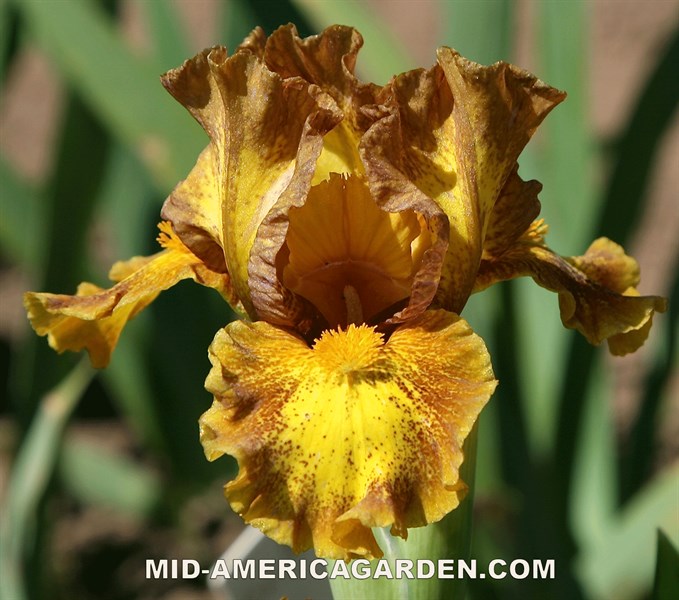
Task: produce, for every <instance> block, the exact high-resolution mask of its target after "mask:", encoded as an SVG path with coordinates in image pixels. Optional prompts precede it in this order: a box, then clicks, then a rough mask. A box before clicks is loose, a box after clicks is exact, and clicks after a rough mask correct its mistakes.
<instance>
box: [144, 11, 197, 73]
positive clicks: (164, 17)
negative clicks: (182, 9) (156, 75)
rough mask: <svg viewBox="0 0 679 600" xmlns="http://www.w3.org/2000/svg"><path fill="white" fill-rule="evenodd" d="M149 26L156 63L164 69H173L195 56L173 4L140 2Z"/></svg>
mask: <svg viewBox="0 0 679 600" xmlns="http://www.w3.org/2000/svg"><path fill="white" fill-rule="evenodd" d="M139 6H140V7H141V9H142V10H143V11H144V16H145V17H146V21H147V22H148V24H149V26H150V27H149V29H150V37H151V46H152V48H153V52H154V59H155V63H156V64H158V65H159V66H160V67H161V68H162V69H164V70H168V69H173V68H175V67H178V66H179V65H181V64H182V63H183V62H184V61H185V60H186V59H187V58H190V56H191V55H192V54H193V53H192V52H191V50H190V48H189V44H188V41H187V39H186V31H185V29H184V28H183V27H182V23H181V21H180V19H179V15H178V14H177V8H176V5H175V4H173V3H172V2H139Z"/></svg>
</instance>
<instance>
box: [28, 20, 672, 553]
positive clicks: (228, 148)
mask: <svg viewBox="0 0 679 600" xmlns="http://www.w3.org/2000/svg"><path fill="white" fill-rule="evenodd" d="M361 45H362V39H361V37H360V35H359V34H358V33H357V32H356V31H354V30H353V29H351V28H348V27H340V26H334V27H330V28H328V29H326V30H325V31H324V32H323V33H321V34H320V35H318V36H313V37H310V38H306V39H300V38H299V37H298V35H297V32H296V31H295V29H294V27H293V26H285V27H281V28H280V29H278V30H277V31H276V32H274V33H273V34H272V35H271V36H270V37H269V38H268V39H267V38H266V37H265V36H264V34H263V33H262V31H261V30H260V29H256V30H255V31H253V32H252V33H251V34H250V36H248V37H247V38H246V40H245V41H244V42H243V44H242V45H241V46H239V47H238V48H237V49H236V52H235V53H234V54H233V55H231V56H228V55H227V51H226V49H224V48H223V47H215V48H212V49H209V50H206V51H204V52H202V53H201V54H199V55H198V56H196V57H195V58H193V59H191V60H188V61H186V62H185V63H184V64H183V65H182V66H181V67H180V68H178V69H175V70H172V71H170V72H168V73H167V74H165V75H164V76H163V79H162V81H163V84H164V85H165V87H166V88H167V89H168V90H169V92H170V93H171V94H172V95H173V96H174V97H175V98H176V99H177V100H178V101H179V102H181V103H182V104H183V105H184V106H185V107H186V108H187V109H188V110H189V112H190V113H191V114H192V115H193V116H194V117H195V118H196V119H197V120H198V122H199V123H200V124H201V125H202V126H203V128H204V129H205V131H206V132H207V134H208V136H209V138H210V143H209V144H208V146H207V148H206V149H205V150H204V151H203V152H202V154H201V155H200V157H199V158H198V162H197V163H196V166H195V167H194V168H193V170H192V171H191V173H190V174H189V175H188V177H187V178H186V179H185V180H184V181H182V182H181V183H180V184H179V185H178V186H177V187H176V188H175V190H174V191H173V192H172V193H171V195H170V196H169V198H168V199H167V201H166V202H165V205H164V207H163V210H162V217H163V219H164V221H163V222H162V223H161V225H160V228H161V235H160V237H159V241H160V245H161V246H162V248H163V249H162V251H161V252H159V253H158V254H156V255H154V256H151V257H145V258H144V257H137V258H134V259H132V260H130V261H128V262H123V263H118V264H116V265H115V266H114V267H113V269H112V272H111V278H112V279H113V280H114V281H117V282H118V283H117V284H116V285H114V286H113V287H112V288H110V289H108V290H104V289H101V288H98V287H96V286H94V285H92V284H89V283H84V284H81V286H80V287H79V288H78V292H77V295H76V296H65V295H55V294H47V293H27V294H26V297H25V303H26V308H27V311H28V314H29V317H30V320H31V323H32V325H33V327H34V328H35V330H36V331H37V333H38V334H40V335H47V336H48V340H49V343H50V345H51V346H52V347H53V348H54V349H56V350H57V351H59V352H61V351H64V350H74V351H77V350H81V349H86V350H87V351H88V352H89V354H90V358H91V360H92V363H93V364H94V365H95V366H97V367H104V366H106V364H107V363H108V362H109V359H110V355H111V352H112V350H113V348H114V347H115V345H116V343H117V340H118V337H119V335H120V333H121V330H122V329H123V327H124V325H125V324H126V322H127V321H128V320H129V319H131V318H132V317H134V316H135V315H136V314H137V313H138V312H139V311H140V310H142V309H143V308H145V307H146V306H147V305H148V304H149V303H150V302H152V301H153V300H154V299H155V297H156V296H157V295H158V293H160V292H161V291H163V290H165V289H167V288H169V287H171V286H172V285H174V284H175V283H177V282H178V281H180V280H182V279H187V278H191V279H194V280H195V281H197V282H198V283H201V284H202V285H205V286H208V287H212V288H215V289H216V290H218V291H219V292H220V293H221V295H222V296H223V297H224V298H225V299H226V301H227V302H229V303H230V304H231V305H232V306H233V307H234V308H235V309H236V310H237V311H238V312H240V313H241V314H242V316H243V320H242V321H237V322H234V323H231V324H229V325H227V326H226V327H225V328H224V329H222V330H221V331H219V332H218V333H217V335H216V337H215V339H214V341H213V343H212V345H211V346H210V350H209V355H210V361H211V362H212V370H211V371H210V373H209V375H208V378H207V381H206V387H207V389H208V390H209V391H210V392H211V393H212V394H213V395H214V403H213V405H212V407H211V408H210V409H209V410H208V411H207V412H206V413H205V414H204V415H203V416H202V418H201V420H200V430H201V442H202V444H203V446H204V448H205V452H206V455H207V457H208V459H209V460H214V459H216V458H218V457H219V456H221V455H223V454H231V455H233V456H235V457H236V458H237V460H238V463H239V468H240V471H239V474H238V476H237V478H236V479H235V480H234V481H232V482H230V483H229V484H227V486H226V496H227V498H228V500H229V501H230V503H231V505H232V507H233V508H234V510H236V512H238V513H239V514H240V515H242V516H243V518H244V519H245V521H247V522H248V523H251V524H253V525H255V526H256V527H259V528H260V529H261V530H262V531H264V532H265V533H266V534H267V535H269V536H270V537H272V538H273V539H275V540H277V541H278V542H281V543H285V544H289V545H291V546H292V547H293V548H294V549H295V550H296V551H302V550H305V549H307V548H310V547H313V548H314V549H315V551H316V553H317V554H318V555H320V556H326V557H334V558H345V559H347V558H352V557H357V556H364V557H368V558H372V557H378V556H381V551H380V548H379V547H378V545H377V543H376V541H375V538H374V536H373V534H372V532H371V528H372V527H389V526H390V527H391V531H392V533H393V534H396V535H400V536H403V537H405V536H406V535H407V530H408V528H410V527H419V526H423V525H426V524H428V523H432V522H435V521H437V520H439V519H441V518H442V517H443V516H444V515H446V514H447V513H448V512H450V511H451V510H453V509H454V508H455V507H456V506H457V505H458V504H459V502H460V500H461V499H462V497H463V496H464V493H465V490H466V486H465V484H464V482H463V481H461V480H460V477H459V472H458V470H459V467H460V465H461V463H462V461H463V455H462V446H463V443H464V440H465V438H466V436H467V435H468V433H469V432H470V430H471V428H472V426H473V424H474V422H475V420H476V418H477V417H478V414H479V412H480V411H481V409H482V408H483V406H484V404H485V403H486V402H487V401H488V399H489V398H490V396H491V394H492V393H493V390H494V388H495V385H496V381H495V379H494V376H493V372H492V368H491V363H490V357H489V356H488V352H487V351H486V348H485V346H484V344H483V341H482V340H481V339H480V338H479V337H478V336H476V335H475V334H474V333H473V332H472V331H471V329H470V327H469V326H468V325H467V323H466V322H465V321H464V320H462V319H461V318H460V317H459V316H458V314H459V313H460V311H461V310H462V308H463V307H464V305H465V303H466V301H467V299H468V298H469V296H470V294H472V293H473V292H475V291H479V290H482V289H484V288H486V287H488V286H490V285H492V284H493V283H495V282H497V281H500V280H504V279H510V278H513V277H518V276H523V275H528V276H531V277H533V279H535V281H536V282H537V283H538V284H539V285H541V286H543V287H545V288H547V289H549V290H552V291H555V292H557V293H558V295H559V303H560V308H561V317H562V321H563V323H564V325H565V326H566V327H571V328H575V329H578V330H579V331H580V332H581V333H582V334H584V335H585V336H586V338H587V339H588V340H589V341H590V342H592V343H594V344H599V343H601V342H602V341H603V340H608V343H609V348H610V350H611V351H612V352H613V353H614V354H625V353H627V352H632V351H634V350H636V349H637V348H638V347H639V346H640V345H641V344H642V343H643V342H644V340H645V338H646V336H647V335H648V330H649V329H650V326H651V320H652V317H653V313H654V311H663V310H665V301H664V300H663V299H662V298H658V297H655V296H649V297H641V296H639V295H638V293H637V292H636V290H635V286H636V285H637V284H638V281H639V273H638V268H637V264H636V262H635V261H634V260H633V259H631V258H629V257H628V256H626V255H625V254H624V252H623V250H622V249H621V248H620V247H619V246H617V245H616V244H614V243H613V242H611V241H609V240H606V239H599V240H597V241H595V242H594V243H593V244H592V245H591V246H590V248H589V249H588V250H587V252H586V253H585V255H584V256H579V257H572V258H563V257H560V256H558V255H557V254H555V253H554V252H552V251H551V250H550V249H549V248H548V247H547V246H546V245H545V243H544V234H545V233H546V226H545V225H544V224H543V223H542V221H536V220H535V219H536V218H537V216H538V213H539V202H538V199H537V194H538V192H539V191H540V187H541V186H540V184H539V183H537V182H535V181H529V182H524V181H522V180H521V178H520V177H519V176H518V174H517V158H518V156H519V154H520V153H521V151H522V149H523V147H524V146H525V145H526V143H527V142H528V140H529V139H530V137H531V136H532V134H533V133H534V131H535V129H536V128H537V127H538V125H539V124H540V122H541V121H542V119H543V118H544V117H545V116H546V115H547V113H548V112H549V111H550V110H551V109H552V108H553V107H554V106H556V105H557V104H558V103H559V102H561V101H562V100H563V99H564V97H565V94H564V93H562V92H560V91H558V90H555V89H554V88H551V87H549V86H547V85H545V84H544V83H542V82H541V81H539V80H538V79H537V78H535V77H534V76H532V75H530V74H529V73H526V72H524V71H521V70H519V69H517V68H516V67H513V66H511V65H508V64H505V63H497V64H495V65H492V66H489V67H484V66H480V65H477V64H474V63H472V62H470V61H468V60H466V59H464V58H463V57H461V56H460V55H459V54H457V53H456V52H455V51H453V50H451V49H449V48H441V49H439V51H438V55H437V56H438V59H437V62H436V64H435V65H434V66H433V67H432V68H430V69H428V70H424V69H418V70H414V71H410V72H407V73H403V74H401V75H398V76H396V77H394V78H393V79H392V80H391V81H390V82H389V83H387V84H386V85H385V86H377V85H372V84H367V83H364V82H361V81H359V80H358V79H357V78H356V76H355V75H354V66H355V63H356V57H357V53H358V50H359V48H360V47H361Z"/></svg>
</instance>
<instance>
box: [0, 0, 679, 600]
mask: <svg viewBox="0 0 679 600" xmlns="http://www.w3.org/2000/svg"><path fill="white" fill-rule="evenodd" d="M678 15H679V4H678V3H677V2H675V1H662V0H652V1H649V2H646V3H641V2H631V1H630V2H628V1H625V0H591V1H590V2H577V1H575V2H568V3H567V2H557V1H544V2H535V1H529V0H492V1H491V0H488V1H484V2H468V1H464V0H460V1H458V0H448V1H444V0H441V1H438V2H436V1H427V0H422V1H418V2H407V1H398V0H373V1H371V2H360V3H359V2H339V1H334V0H327V1H314V0H294V1H293V0H281V1H278V2H267V1H265V0H250V1H247V0H231V1H229V2H219V1H217V0H201V1H198V0H194V1H189V0H186V1H183V2H182V1H180V2H169V1H168V2H165V1H160V0H126V1H124V0H117V1H116V0H102V1H101V2H99V1H95V0H70V1H68V2H64V1H57V0H26V1H20V0H14V1H12V0H1V1H0V78H1V79H0V80H1V82H2V107H1V108H0V125H1V127H2V130H1V136H0V152H1V154H0V211H1V212H0V251H1V254H0V290H1V291H0V303H1V304H0V317H1V318H0V336H1V338H0V378H1V382H0V386H1V387H2V389H3V399H2V404H1V405H0V452H1V454H0V485H1V488H0V494H1V496H2V506H3V508H2V514H1V517H0V519H1V523H0V526H1V528H0V534H1V535H2V537H1V538H0V551H1V553H0V595H1V597H2V598H3V599H4V598H7V599H8V600H20V599H21V598H50V599H59V598H69V599H70V598H79V599H89V598H97V599H111V600H113V599H116V600H117V599H123V598H160V597H163V598H169V597H171V598H208V597H210V596H209V595H208V592H207V591H206V590H205V589H203V586H204V582H202V581H201V580H197V581H195V582H191V581H183V582H182V581H147V580H145V579H144V572H143V569H144V559H145V558H149V557H155V558H173V557H174V558H186V557H190V558H195V559H198V560H200V562H201V563H202V564H203V565H207V564H210V563H211V562H212V561H213V560H214V559H215V558H216V557H217V556H219V554H220V553H221V552H222V551H223V549H224V548H225V547H226V546H227V545H228V544H229V543H230V541H232V540H233V539H234V538H235V537H236V536H237V535H238V533H239V531H240V529H241V527H242V525H241V523H240V520H239V519H238V518H237V517H235V516H234V515H232V514H231V513H230V511H229V508H228V505H227V504H226V502H225V501H224V500H223V497H222V494H221V486H222V485H223V483H224V482H225V481H226V480H227V478H229V477H231V475H232V474H233V473H234V464H233V463H229V462H228V459H226V458H225V459H222V460H220V461H218V462H217V463H216V464H208V463H207V461H205V459H204V457H203V455H202V449H201V447H200V444H199V443H198V435H197V419H198V417H199V415H200V414H201V413H202V412H203V411H204V410H205V409H206V408H207V407H208V406H209V402H210V398H209V396H208V394H207V392H205V391H204V390H203V380H204V377H205V375H206V374H207V371H208V367H209V365H208V361H207V358H206V349H207V347H208V345H209V343H210V341H211V339H212V337H213V335H214V333H215V332H216V331H217V329H219V328H220V327H222V326H224V325H225V324H226V322H228V321H229V320H230V319H231V318H232V316H233V315H232V314H231V313H230V311H229V309H228V307H226V305H225V304H224V303H223V302H222V301H221V300H220V299H219V298H218V297H217V295H216V294H214V293H211V292H209V291H206V290H205V289H203V288H200V287H199V286H195V285H190V284H187V285H180V286H178V287H177V288H176V289H174V290H173V291H172V293H170V294H164V295H162V296H161V297H160V298H159V299H158V300H157V301H156V302H155V303H154V305H153V306H152V307H151V308H150V309H149V310H147V311H145V313H144V314H143V315H141V316H140V317H139V318H137V319H136V320H135V321H134V322H133V323H131V324H130V325H129V326H128V327H127V328H126V330H125V332H124V334H123V336H122V340H121V343H120V345H119V347H118V349H117V350H116V352H115V353H114V358H113V361H112V364H111V365H110V367H109V368H108V369H107V370H105V371H103V372H101V373H97V374H94V373H92V371H91V370H90V369H89V367H87V366H86V365H85V364H84V363H83V362H82V361H81V359H80V357H77V356H72V355H63V356H57V355H56V354H55V353H53V352H52V351H51V350H50V349H49V348H48V347H47V344H46V342H45V340H44V339H39V338H37V337H36V336H35V335H33V334H32V333H31V332H30V331H29V328H28V325H27V322H26V320H25V317H24V315H23V312H22V309H21V300H20V298H21V294H22V292H23V291H25V290H27V289H31V290H49V291H54V292H64V293H71V292H72V291H73V290H74V289H75V286H76V285H77V284H78V282H80V281H81V280H90V281H94V282H97V283H99V284H104V283H105V281H106V280H105V274H106V270H107V268H108V266H109V265H110V264H111V263H112V262H113V261H114V260H116V259H119V258H127V257H129V256H132V255H135V254H149V253H152V252H155V251H156V247H155V242H154V238H155V235H156V229H155V224H156V222H157V220H158V211H159V208H160V205H161V203H162V201H163V199H164V198H165V196H166V195H167V194H168V192H169V191H170V190H171V188H172V186H173V185H175V184H176V183H177V182H178V181H179V180H180V179H182V178H183V177H184V176H185V175H186V174H187V173H188V171H189V169H190V168H191V166H192V164H193V162H194V161H195V159H196V157H197V156H198V153H199V151H200V149H201V148H202V146H203V145H204V144H205V143H206V138H205V137H204V134H203V132H202V130H200V128H199V127H198V125H197V124H195V123H194V122H193V120H192V119H191V118H190V117H189V115H188V114H187V113H185V112H184V110H183V109H182V108H181V107H180V106H179V105H178V104H176V103H175V102H174V101H173V100H172V99H171V98H170V96H169V95H168V94H166V93H165V91H164V90H163V89H162V87H161V85H160V83H159V81H158V76H159V74H160V73H162V72H164V71H165V70H167V69H169V68H172V67H175V66H177V65H179V64H180V63H181V62H182V61H183V60H184V59H186V58H188V57H190V56H192V55H193V54H194V53H196V52H197V51H199V50H201V49H202V48H203V47H205V46H209V45H213V44H216V43H223V44H226V45H227V46H228V47H230V48H233V47H234V46H235V45H236V44H237V43H238V42H239V41H240V40H241V39H242V38H243V37H244V36H245V35H246V34H247V33H248V32H249V31H250V29H251V28H252V27H254V26H255V25H261V26H263V27H264V29H265V30H266V31H267V32H271V31H272V30H273V29H275V28H276V27H277V26H278V25H280V24H284V23H287V22H294V23H296V25H297V27H298V30H299V32H300V34H302V35H309V34H312V33H316V32H318V31H320V29H322V28H323V27H324V26H326V25H329V24H331V23H335V22H337V23H343V24H347V25H354V26H356V27H357V28H358V29H359V30H360V31H361V33H362V34H363V36H364V38H365V39H366V45H365V48H364V50H363V51H362V53H361V56H360V59H359V72H360V74H361V76H362V77H363V78H364V79H367V80H372V81H376V82H378V83H384V82H386V81H387V79H388V78H389V77H390V76H391V75H392V74H394V73H397V72H401V71H404V70H407V69H410V68H414V67H417V66H429V65H430V64H431V63H432V62H433V60H434V51H435V49H436V47H438V46H440V45H449V46H452V47H454V48H456V49H457V50H459V51H461V52H462V53H463V54H464V55H466V56H467V57H469V58H471V59H473V60H476V61H478V62H482V63H486V64H488V63H491V62H494V61H496V60H508V61H510V62H514V63H516V64H518V65H520V66H522V67H524V68H527V69H529V70H532V71H533V72H535V73H536V74H538V75H539V76H540V77H541V78H542V79H543V80H545V81H547V82H548V83H550V84H551V85H554V86H556V87H559V88H562V89H565V90H566V91H567V92H568V94H569V97H568V100H567V101H566V103H565V104H563V105H562V106H560V107H558V108H557V109H556V110H555V112H554V113H553V114H552V115H550V116H549V117H548V118H547V120H546V122H545V124H544V125H543V126H542V128H541V130H540V132H539V134H538V135H537V136H536V138H535V139H534V140H533V141H532V142H531V144H530V145H529V148H528V149H527V150H526V151H525V152H524V154H523V155H522V157H521V161H520V162H521V171H520V173H521V175H522V176H523V177H524V179H527V178H536V179H539V180H540V181H541V182H542V183H543V184H544V186H545V188H544V191H543V193H542V194H541V200H542V204H543V212H542V216H544V217H545V218H546V220H547V222H548V223H549V224H550V225H551V228H552V229H551V233H550V235H549V237H548V241H549V243H550V246H551V247H552V248H554V249H555V250H557V251H559V252H560V253H562V254H565V255H568V254H578V253H582V252H583V251H584V250H585V249H586V246H587V245H588V244H589V241H591V240H592V239H594V237H596V236H598V235H606V236H609V237H611V238H612V239H614V240H615V241H617V242H619V243H622V244H624V245H625V246H626V248H627V250H628V251H630V252H631V253H632V254H633V255H635V256H636V257H637V258H639V260H640V263H641V265H642V274H643V275H644V277H643V279H642V285H641V291H642V292H646V293H658V294H663V295H667V296H670V297H675V298H676V291H677V286H678V277H677V275H678V269H677V256H678V250H679V243H678V240H679V218H678V215H679V211H678V210H677V200H678V199H679V183H678V181H677V173H679V169H678V168H677V166H678V165H677V156H678V154H677V149H678V147H679V136H678V132H679V129H678V125H679V122H678V120H677V111H676V106H677V99H678V96H679V79H677V77H676V74H677V71H678V67H679V33H678V32H679V29H678V28H677V23H678V21H677V16H678ZM677 313H678V309H677V306H676V302H673V303H671V304H670V311H669V313H668V314H665V315H661V316H660V317H658V318H657V319H656V323H655V325H654V330H653V332H652V336H651V339H650V340H649V341H648V343H647V345H646V346H645V347H644V349H643V351H641V352H639V353H638V354H637V355H635V356H634V357H631V358H625V359H616V360H611V359H609V358H608V357H607V356H606V354H605V352H604V351H602V350H601V349H595V348H590V347H589V346H588V345H587V344H586V343H585V342H584V341H583V340H582V339H581V338H580V337H579V336H578V335H576V334H574V333H573V332H570V331H566V330H564V329H563V328H562V327H561V324H560V321H559V316H558V307H557V302H556V298H555V297H554V296H553V295H552V294H549V293H547V292H545V291H543V290H541V289H539V288H538V287H537V286H535V285H533V284H532V282H523V281H521V282H512V283H511V284H505V285H502V286H496V288H493V289H492V290H490V291H489V292H487V293H484V294H481V295H479V296H478V297H472V299H471V300H470V303H469V305H468V307H467V308H466V309H465V312H464V316H465V317H466V318H467V319H468V320H469V321H470V322H471V324H472V326H473V327H474V328H475V329H476V331H477V332H479V333H480V334H481V335H482V336H483V337H484V339H485V340H486V343H487V344H488V346H489V349H490V351H491V356H492V357H493V360H494V366H495V370H496V373H497V376H498V378H499V379H500V382H501V385H500V387H499V388H498V391H497V393H496V394H495V396H494V397H493V399H492V400H491V402H490V405H489V406H488V408H487V409H486V410H485V412H484V414H483V415H482V419H481V429H480V436H479V446H480V449H479V459H478V463H477V489H476V499H475V508H474V510H475V531H474V544H473V548H472V551H473V555H474V556H475V557H476V558H478V559H479V560H480V561H481V563H482V564H485V563H487V562H488V561H489V560H491V559H493V558H502V559H504V560H506V561H507V562H509V561H511V560H512V559H514V558H524V559H531V558H553V559H555V560H556V566H557V568H556V574H557V577H556V579H555V580H551V581H532V580H524V581H510V580H509V579H505V580H501V581H491V580H488V579H486V580H479V581H475V582H472V584H471V590H470V596H471V597H472V598H479V599H481V598H483V599H485V598H490V599H492V598H499V599H512V598H518V597H521V598H557V599H558V598H564V599H566V598H568V599H571V598H593V599H598V598H602V599H604V598H606V599H608V598H610V599H616V600H618V599H622V600H625V599H637V598H646V597H650V596H651V595H653V597H657V598H662V597H668V598H669V597H671V591H670V590H671V589H672V587H671V586H672V585H676V584H677V581H676V579H675V580H673V579H672V577H673V576H674V577H675V578H676V574H677V573H679V559H678V557H677V552H676V545H677V544H678V543H679V444H678V442H677V439H679V435H678V434H679V409H678V405H677V398H679V383H678V382H679V377H678V369H677V359H676V334H677ZM659 531H662V532H664V534H659V533H658V532H659ZM656 548H657V549H658V550H657V551H656ZM656 557H657V558H658V560H656ZM654 574H655V577H654ZM654 579H655V583H654ZM675 591H676V590H675ZM281 593H282V594H284V593H285V590H284V589H282V590H281ZM663 594H670V595H665V596H664V595H663ZM674 597H679V595H676V596H674Z"/></svg>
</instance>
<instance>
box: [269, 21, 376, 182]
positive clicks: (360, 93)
mask: <svg viewBox="0 0 679 600" xmlns="http://www.w3.org/2000/svg"><path fill="white" fill-rule="evenodd" d="M362 46H363V38H362V37H361V34H360V33H358V31H356V30H355V29H353V28H352V27H345V26H342V25H332V26H330V27H328V28H326V29H325V30H324V31H322V32H321V33H320V34H319V35H313V36H310V37H307V38H304V39H302V38H300V37H299V35H298V34H297V30H296V28H295V26H294V25H284V26H282V27H280V28H279V29H277V30H276V31H274V32H273V33H272V34H271V36H270V37H269V39H268V40H267V42H266V51H265V55H264V59H265V61H266V64H267V66H268V67H269V68H270V69H271V70H272V71H275V72H276V73H278V74H279V75H281V76H282V77H301V78H302V79H304V80H305V81H308V82H310V83H313V84H316V85H318V86H319V87H320V88H321V89H322V90H323V91H324V92H327V93H328V94H329V95H330V96H332V98H333V99H334V100H335V102H336V103H337V105H338V106H339V108H340V110H341V111H342V121H341V122H340V123H339V124H338V125H337V126H336V127H335V128H334V129H333V130H332V131H330V132H329V133H328V134H327V135H326V136H325V138H324V140H323V152H322V153H321V156H320V158H319V160H318V164H317V166H316V172H315V175H314V180H313V183H314V184H316V183H319V182H321V181H323V180H325V179H327V178H328V177H329V174H330V173H340V174H362V173H363V165H362V163H361V160H360V157H359V154H358V144H359V142H360V139H361V136H362V134H363V133H364V132H365V130H366V129H367V127H368V126H369V124H370V123H371V122H372V120H371V118H370V117H369V116H368V115H366V114H365V113H364V112H363V111H362V110H361V108H362V107H364V106H366V105H372V104H374V103H375V102H376V97H377V94H378V93H379V90H380V89H381V88H380V87H379V86H376V85H374V84H370V83H364V82H361V81H360V80H359V79H358V78H357V77H356V76H355V75H354V69H355V66H356V58H357V56H358V52H359V50H360V49H361V47H362Z"/></svg>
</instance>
